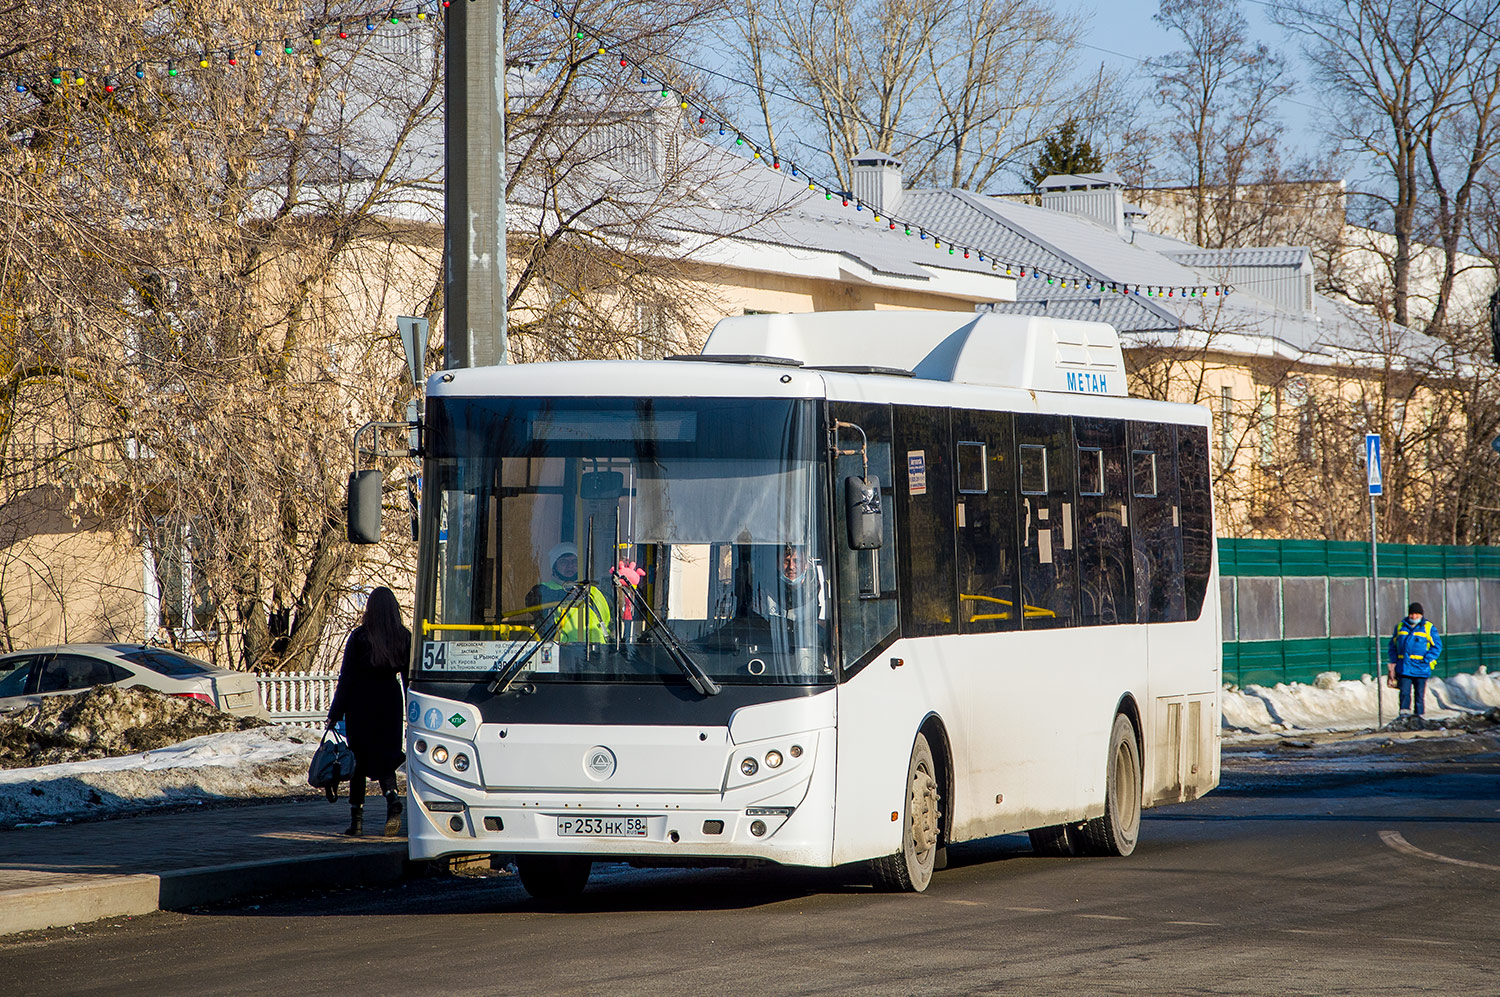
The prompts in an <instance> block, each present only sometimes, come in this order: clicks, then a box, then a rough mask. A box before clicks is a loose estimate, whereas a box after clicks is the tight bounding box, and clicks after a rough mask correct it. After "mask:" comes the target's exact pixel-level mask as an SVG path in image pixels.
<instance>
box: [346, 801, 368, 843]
mask: <svg viewBox="0 0 1500 997" xmlns="http://www.w3.org/2000/svg"><path fill="white" fill-rule="evenodd" d="M344 833H345V834H347V835H348V836H349V837H351V838H358V837H359V836H360V835H362V834H364V833H365V808H364V807H350V808H349V826H348V827H346V828H344Z"/></svg>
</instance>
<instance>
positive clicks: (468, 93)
mask: <svg viewBox="0 0 1500 997" xmlns="http://www.w3.org/2000/svg"><path fill="white" fill-rule="evenodd" d="M447 42H448V51H447V61H446V67H445V69H444V77H443V78H444V89H445V95H444V102H443V107H444V118H445V135H444V153H445V160H446V167H445V176H446V180H447V184H446V191H445V195H444V208H445V212H446V215H447V217H446V221H445V223H444V225H443V244H444V248H445V249H446V251H447V253H446V255H447V260H448V269H447V272H446V273H445V274H444V275H443V313H444V326H443V365H444V366H445V367H448V368H453V367H481V366H486V365H488V364H496V363H505V362H506V359H507V357H506V353H507V350H506V337H505V296H506V291H507V287H508V285H507V283H506V279H505V18H504V14H503V12H502V8H501V5H500V0H479V2H478V3H475V2H472V0H468V2H463V3H455V4H453V5H452V6H450V7H449V8H448V25H447Z"/></svg>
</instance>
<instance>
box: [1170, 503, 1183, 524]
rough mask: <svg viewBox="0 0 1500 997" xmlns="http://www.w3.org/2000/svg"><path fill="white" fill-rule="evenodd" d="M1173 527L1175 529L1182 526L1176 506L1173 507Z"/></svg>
mask: <svg viewBox="0 0 1500 997" xmlns="http://www.w3.org/2000/svg"><path fill="white" fill-rule="evenodd" d="M1172 525H1173V526H1174V527H1176V526H1181V525H1182V524H1181V523H1179V522H1178V521H1177V507H1176V506H1175V505H1174V506H1172Z"/></svg>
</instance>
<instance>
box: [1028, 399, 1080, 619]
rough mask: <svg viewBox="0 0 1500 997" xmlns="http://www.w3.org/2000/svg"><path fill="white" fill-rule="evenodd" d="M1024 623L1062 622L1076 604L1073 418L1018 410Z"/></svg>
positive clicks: (1069, 615)
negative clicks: (1033, 413) (1031, 413)
mask: <svg viewBox="0 0 1500 997" xmlns="http://www.w3.org/2000/svg"><path fill="white" fill-rule="evenodd" d="M1015 425H1016V453H1017V458H1018V462H1019V463H1020V478H1021V488H1020V490H1021V501H1020V504H1019V509H1020V520H1021V521H1020V524H1019V527H1020V529H1019V534H1020V539H1021V549H1020V562H1021V595H1022V601H1023V603H1024V608H1023V611H1022V617H1023V620H1022V626H1024V627H1026V628H1027V629H1045V628H1047V627H1066V626H1072V625H1073V623H1074V618H1073V617H1074V612H1075V607H1076V604H1077V592H1076V589H1077V584H1078V578H1077V552H1076V550H1075V538H1074V521H1073V515H1074V505H1075V502H1076V499H1075V497H1074V494H1073V493H1074V488H1075V485H1074V453H1073V425H1072V420H1070V419H1068V418H1067V417H1066V416H1059V415H1018V416H1016V417H1015Z"/></svg>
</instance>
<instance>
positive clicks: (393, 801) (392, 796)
mask: <svg viewBox="0 0 1500 997" xmlns="http://www.w3.org/2000/svg"><path fill="white" fill-rule="evenodd" d="M402 809H403V807H402V806H401V797H399V796H397V795H396V791H395V790H394V789H393V790H390V791H389V792H387V793H386V794H385V836H386V837H387V838H394V837H395V836H396V835H397V834H399V833H400V832H401V811H402Z"/></svg>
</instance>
